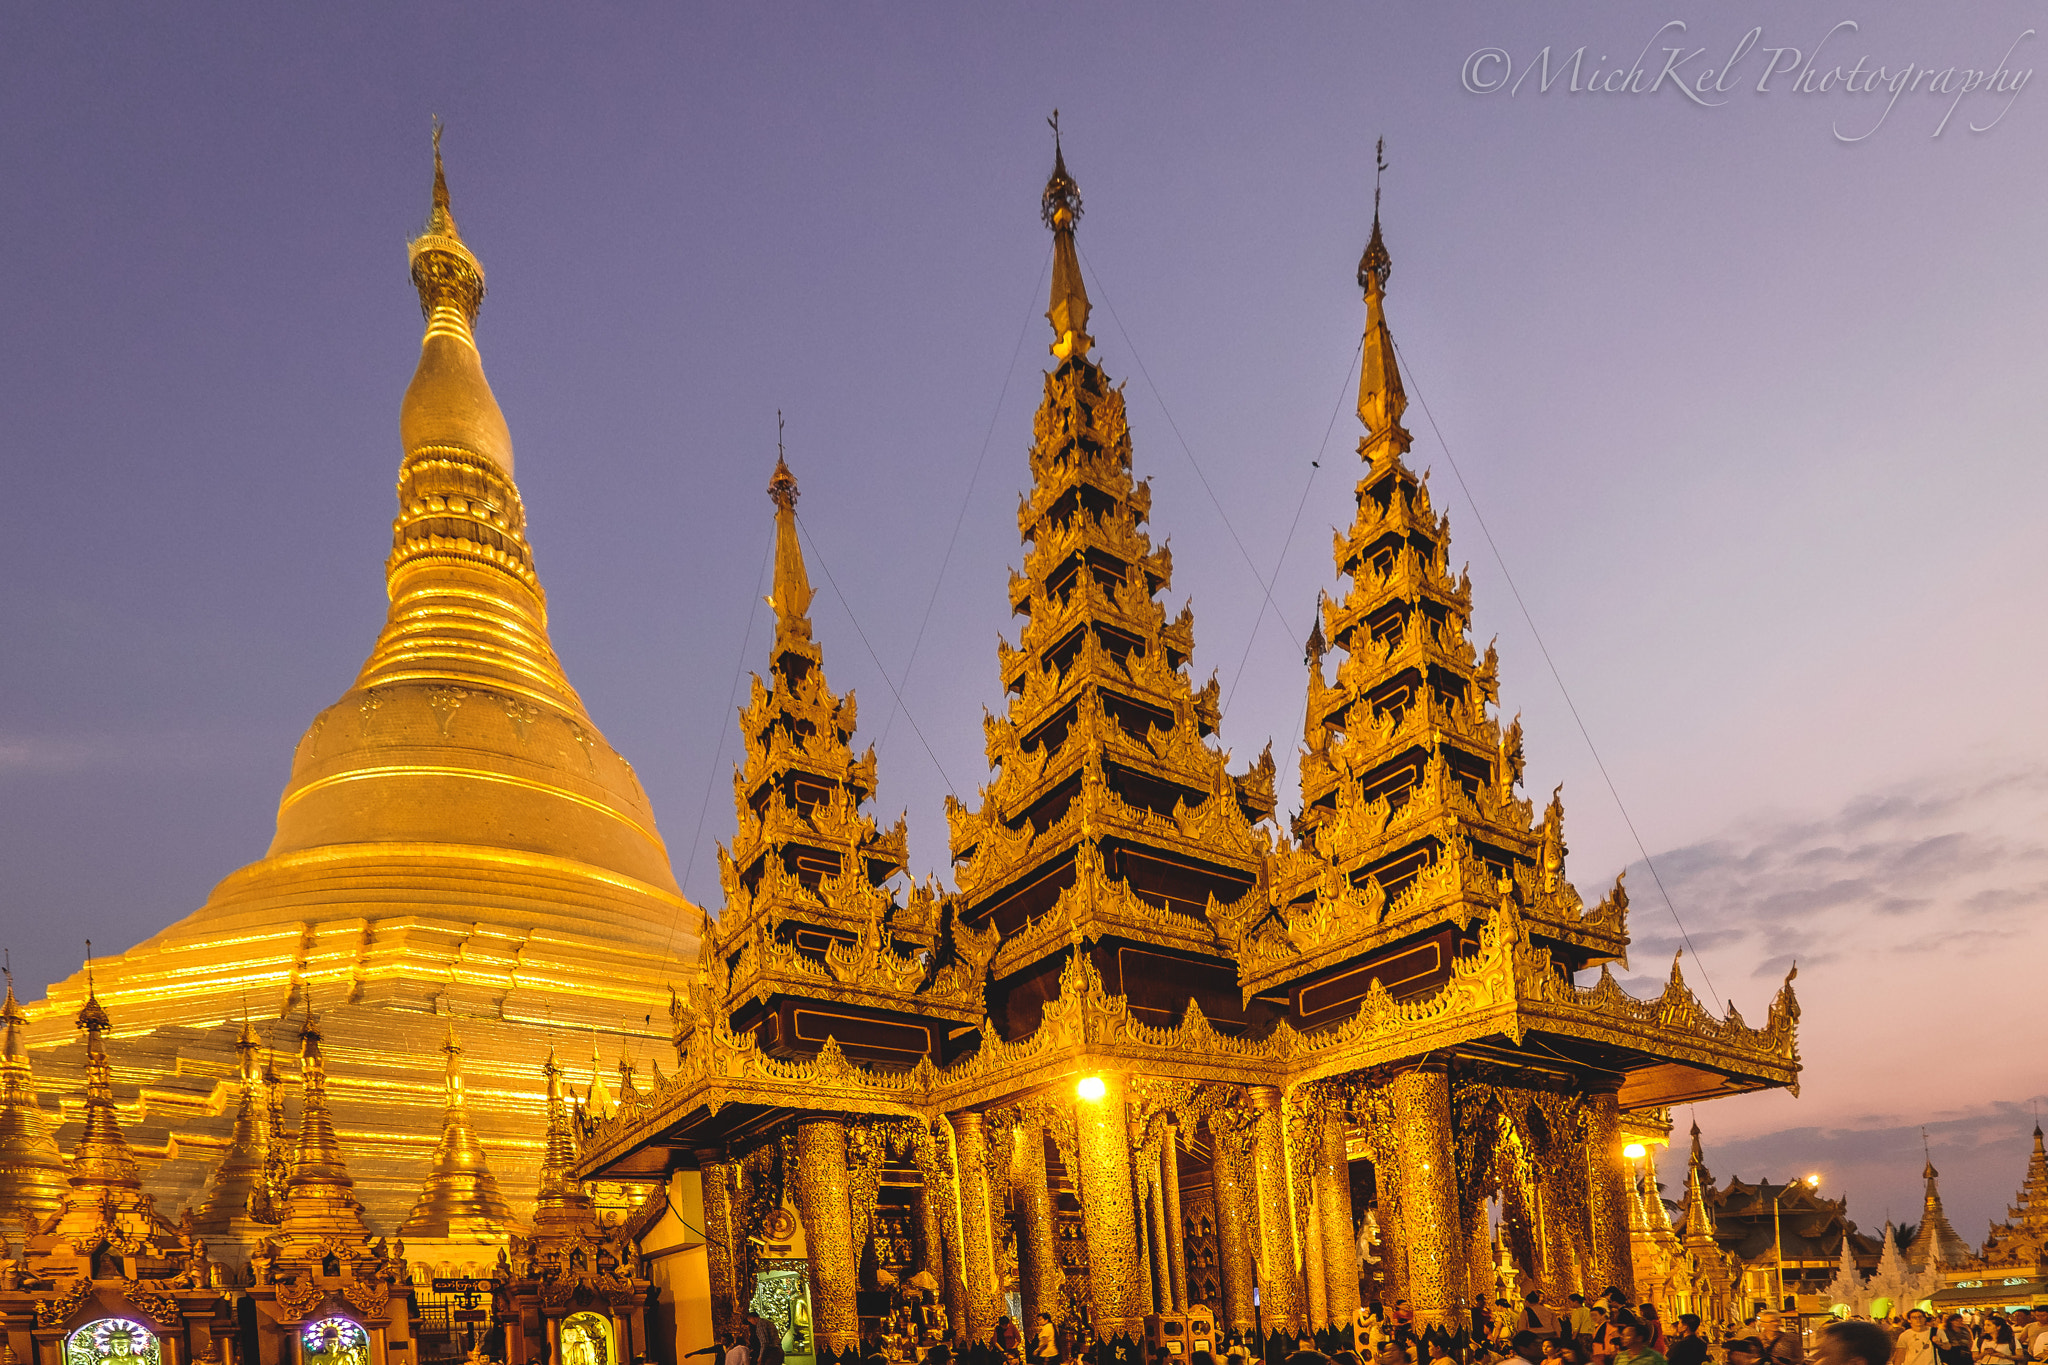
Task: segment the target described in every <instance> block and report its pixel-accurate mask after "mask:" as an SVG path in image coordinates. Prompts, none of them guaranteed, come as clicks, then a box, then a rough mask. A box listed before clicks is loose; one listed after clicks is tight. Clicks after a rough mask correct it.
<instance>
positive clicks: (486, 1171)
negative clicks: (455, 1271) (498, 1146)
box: [398, 1021, 523, 1242]
mask: <svg viewBox="0 0 2048 1365" xmlns="http://www.w3.org/2000/svg"><path fill="white" fill-rule="evenodd" d="M441 1051H442V1053H443V1054H444V1055H445V1056H446V1058H447V1065H446V1073H445V1074H446V1085H447V1098H446V1101H445V1103H444V1104H443V1107H442V1111H441V1141H440V1143H439V1144H438V1145H437V1146H436V1147H435V1148H434V1159H433V1162H432V1164H431V1165H429V1166H428V1167H427V1183H426V1186H425V1188H423V1189H422V1190H421V1191H420V1197H419V1200H418V1202H417V1203H415V1204H414V1205H413V1207H412V1212H411V1214H409V1215H408V1216H407V1217H406V1220H405V1222H404V1224H403V1225H401V1226H400V1227H399V1229H398V1235H399V1236H400V1237H432V1238H439V1239H445V1240H453V1241H465V1242H467V1241H475V1242H495V1241H503V1240H504V1239H505V1238H506V1237H508V1236H510V1235H511V1234H512V1233H514V1232H518V1231H523V1229H521V1228H520V1227H519V1225H518V1223H517V1222H516V1221H515V1220H514V1219H513V1217H512V1210H511V1209H510V1208H508V1207H507V1206H506V1204H505V1198H504V1196H503V1195H501V1194H500V1193H498V1181H497V1178H496V1177H495V1176H493V1175H492V1174H491V1168H490V1164H489V1162H488V1161H487V1160H486V1159H485V1156H484V1149H483V1144H482V1143H481V1142H479V1141H478V1140H477V1136H476V1131H475V1130H474V1129H473V1128H471V1127H470V1125H469V1109H468V1106H467V1103H466V1102H465V1099H464V1095H463V1081H462V1044H461V1043H459V1042H458V1041H456V1038H455V1025H454V1022H453V1021H450V1023H449V1025H448V1039H447V1041H446V1042H444V1043H443V1044H442V1045H441Z"/></svg>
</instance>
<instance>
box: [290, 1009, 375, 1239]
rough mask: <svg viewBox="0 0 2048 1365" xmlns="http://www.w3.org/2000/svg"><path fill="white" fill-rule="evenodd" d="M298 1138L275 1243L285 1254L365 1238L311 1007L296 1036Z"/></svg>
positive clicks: (353, 1182) (318, 1032) (318, 1033)
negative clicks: (331, 1110)
mask: <svg viewBox="0 0 2048 1365" xmlns="http://www.w3.org/2000/svg"><path fill="white" fill-rule="evenodd" d="M299 1086H300V1098H299V1140H298V1143H297V1145H296V1147H295V1148H294V1150H293V1152H292V1173H291V1176H290V1177H289V1178H288V1179H287V1180H286V1181H285V1195H284V1208H283V1210H282V1211H281V1214H282V1216H281V1218H280V1222H279V1227H278V1233H277V1245H278V1248H279V1250H280V1251H282V1252H283V1253H284V1254H285V1255H287V1256H292V1255H299V1256H303V1255H308V1254H313V1253H314V1252H315V1251H316V1249H317V1248H318V1247H319V1246H320V1245H321V1243H323V1242H325V1241H327V1240H329V1239H335V1240H338V1241H342V1242H347V1243H355V1242H367V1241H368V1240H369V1239H370V1229H369V1228H368V1226H367V1225H365V1224H364V1222H363V1206H362V1205H361V1204H359V1203H358V1202H356V1195H355V1184H356V1182H355V1181H354V1179H352V1178H351V1177H350V1176H349V1173H348V1163H347V1161H346V1160H345V1159H344V1158H343V1157H342V1154H341V1139H340V1138H339V1137H337V1136H336V1135H335V1132H334V1116H333V1115H332V1114H331V1113H329V1112H328V1108H327V1069H326V1063H325V1061H324V1060H323V1059H322V1058H321V1055H320V1030H319V1028H318V1027H317V1026H316V1025H315V1023H314V1020H313V1007H312V1005H311V1003H310V1001H309V1003H308V1004H307V1006H306V1022H305V1027H304V1029H303V1031H302V1032H301V1033H300V1035H299Z"/></svg>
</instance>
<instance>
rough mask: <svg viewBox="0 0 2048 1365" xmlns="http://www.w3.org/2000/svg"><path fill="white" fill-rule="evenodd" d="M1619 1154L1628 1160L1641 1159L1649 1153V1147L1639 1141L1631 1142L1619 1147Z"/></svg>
mask: <svg viewBox="0 0 2048 1365" xmlns="http://www.w3.org/2000/svg"><path fill="white" fill-rule="evenodd" d="M1621 1154H1622V1155H1623V1156H1625V1157H1627V1158H1628V1159H1629V1160H1630V1161H1641V1160H1642V1159H1643V1158H1644V1157H1646V1156H1648V1155H1649V1154H1650V1149H1649V1148H1647V1147H1645V1146H1643V1144H1642V1143H1640V1142H1631V1143H1630V1144H1629V1145H1628V1146H1626V1147H1624V1148H1622V1149H1621Z"/></svg>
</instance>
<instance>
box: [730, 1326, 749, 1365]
mask: <svg viewBox="0 0 2048 1365" xmlns="http://www.w3.org/2000/svg"><path fill="white" fill-rule="evenodd" d="M725 1365H747V1348H746V1347H745V1346H743V1345H741V1344H740V1342H739V1341H738V1339H737V1338H735V1337H734V1336H733V1334H732V1333H730V1332H727V1333H726V1334H725Z"/></svg>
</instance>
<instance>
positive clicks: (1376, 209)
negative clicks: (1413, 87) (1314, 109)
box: [1358, 138, 1409, 461]
mask: <svg viewBox="0 0 2048 1365" xmlns="http://www.w3.org/2000/svg"><path fill="white" fill-rule="evenodd" d="M1386 152H1387V140H1386V139H1385V138H1381V139H1380V140H1379V146H1378V148H1377V156H1378V167H1377V171H1376V173H1375V176H1374V179H1373V189H1372V239H1371V240H1370V241H1368V242H1367V243H1366V246H1365V255H1363V256H1362V257H1360V258H1359V261H1358V287H1359V288H1360V289H1362V290H1364V291H1365V344H1364V347H1363V353H1362V356H1361V359H1360V367H1359V376H1358V420H1359V421H1360V422H1362V423H1364V424H1365V429H1366V432H1367V433H1368V442H1367V444H1368V446H1369V447H1371V448H1372V449H1373V450H1375V451H1376V450H1377V448H1378V447H1380V446H1383V445H1391V446H1394V447H1397V448H1398V449H1399V451H1400V452H1402V453H1405V452H1406V451H1407V449H1408V444H1409V436H1408V432H1407V429H1406V428H1404V427H1403V426H1402V425H1401V414H1402V413H1404V412H1406V411H1407V410H1408V395H1407V393H1406V391H1404V390H1403V389H1402V387H1401V366H1400V362H1399V360H1398V359H1397V358H1396V356H1395V353H1394V334H1393V333H1392V332H1391V331H1389V330H1388V329H1387V312H1386V302H1387V275H1388V273H1389V271H1390V270H1391V268H1392V266H1393V258H1392V257H1391V256H1389V255H1388V254H1387V243H1386V239H1385V238H1384V237H1382V236H1381V235H1380V186H1379V179H1378V176H1379V174H1380V173H1384V172H1385V171H1386V169H1387V156H1386ZM1360 454H1363V455H1366V457H1367V459H1368V461H1370V460H1372V459H1373V458H1375V455H1374V454H1372V453H1368V451H1367V450H1364V449H1362V450H1361V451H1360Z"/></svg>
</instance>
